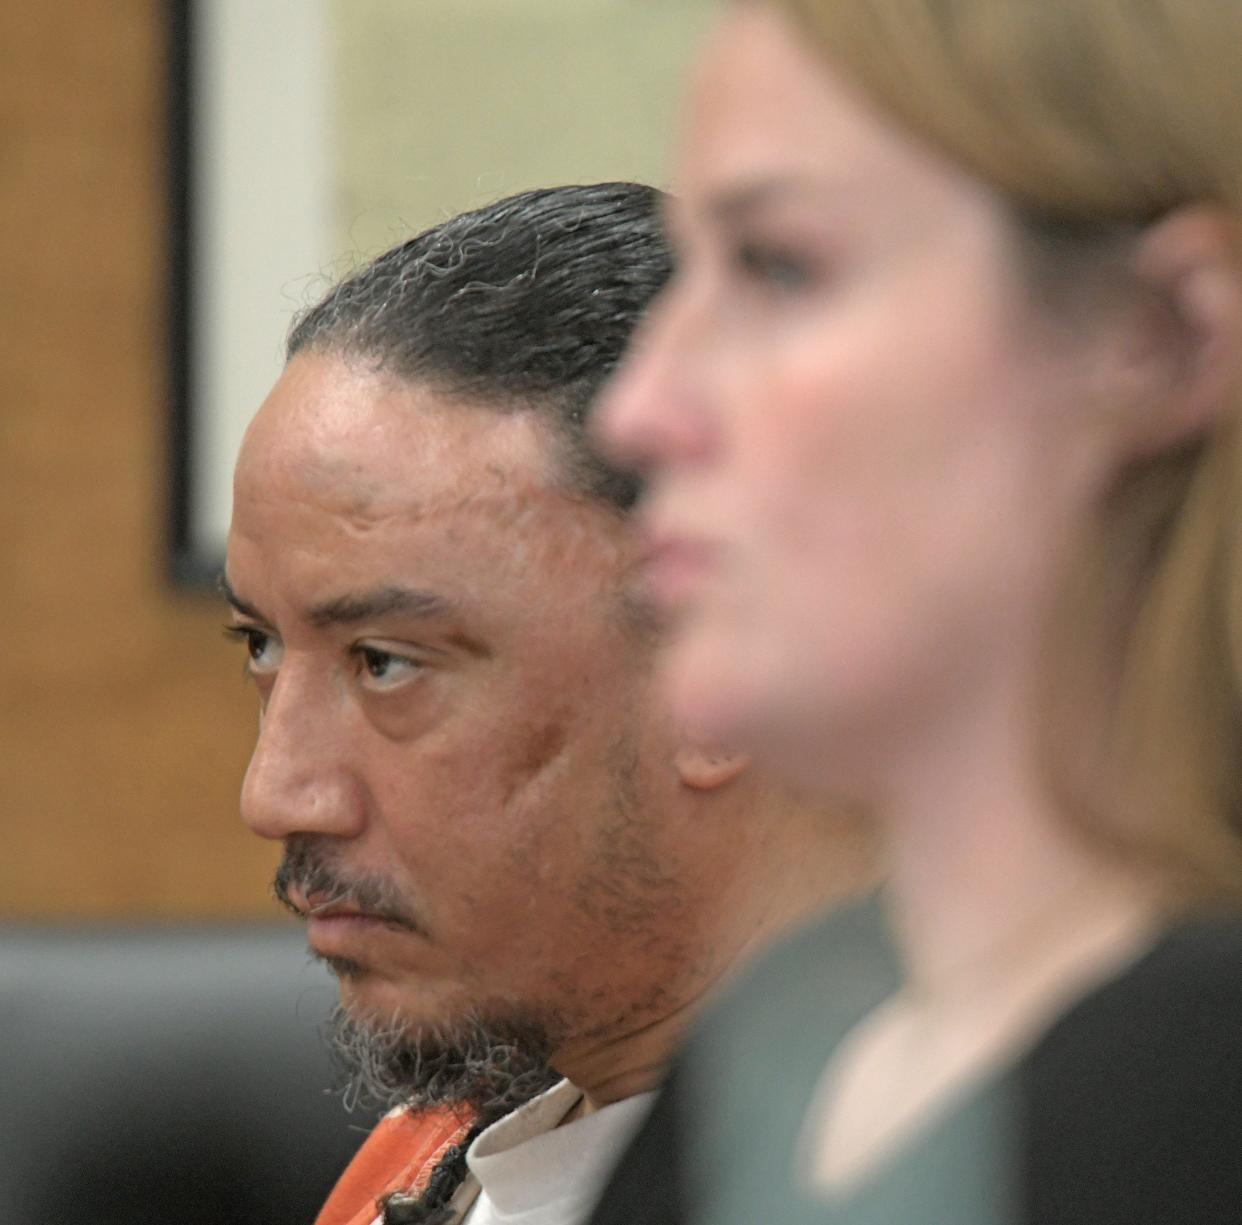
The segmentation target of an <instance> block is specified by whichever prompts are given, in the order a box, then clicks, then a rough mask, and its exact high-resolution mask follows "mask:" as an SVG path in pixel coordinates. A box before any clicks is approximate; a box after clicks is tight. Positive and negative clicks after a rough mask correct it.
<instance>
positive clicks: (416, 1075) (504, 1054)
mask: <svg viewBox="0 0 1242 1225" xmlns="http://www.w3.org/2000/svg"><path fill="white" fill-rule="evenodd" d="M272 889H273V892H274V893H275V895H276V898H277V900H278V901H279V902H280V903H281V905H283V906H284V907H285V908H286V909H287V910H289V911H291V912H292V913H293V914H295V915H297V916H298V917H299V918H302V919H305V918H307V917H308V914H307V912H306V911H305V910H304V909H303V908H301V907H300V906H298V905H297V904H296V903H295V902H294V901H293V900H292V892H293V891H294V890H296V891H297V892H298V893H299V894H300V895H301V896H302V897H304V898H309V897H312V896H314V897H317V898H321V899H324V900H321V901H319V902H318V903H317V904H316V906H315V907H314V908H313V909H319V908H320V907H326V906H328V905H339V904H343V903H350V904H352V905H354V906H357V907H359V908H361V909H363V910H365V911H367V912H369V913H371V914H375V915H379V916H382V917H383V918H384V919H385V920H386V921H387V922H390V923H392V924H393V925H395V926H398V927H403V928H405V929H406V930H408V931H411V932H415V933H418V934H420V935H426V932H425V929H424V928H423V926H422V925H421V924H420V923H419V922H418V921H417V920H416V919H415V918H414V917H412V916H410V915H408V914H407V913H406V910H405V907H404V902H403V899H402V898H401V897H400V895H399V894H398V892H397V891H396V890H395V889H394V888H393V887H392V886H391V884H390V883H389V882H387V881H384V880H381V879H376V878H369V879H365V880H349V879H347V878H346V877H345V876H344V875H343V874H342V873H339V872H338V871H337V870H336V868H335V866H334V865H333V864H332V862H331V848H330V845H329V844H327V843H325V842H322V841H320V840H319V839H318V838H316V837H313V836H310V835H299V836H296V837H293V838H290V839H289V840H288V841H287V843H286V844H285V855H284V858H283V859H282V860H281V863H280V867H279V868H278V869H277V871H276V876H275V879H274V881H273V884H272ZM321 960H323V961H325V963H326V964H327V965H328V967H329V969H331V970H332V972H333V973H334V974H336V975H337V977H338V978H343V979H349V978H353V977H357V976H359V975H361V974H362V973H363V972H364V967H362V966H360V965H358V964H356V963H354V962H351V961H348V960H346V959H343V958H321ZM557 1028H559V1026H557V1025H556V1024H555V1023H554V1022H553V1021H551V1020H550V1019H547V1018H541V1017H539V1016H537V1015H535V1013H534V1012H533V1010H530V1011H522V1010H519V1009H514V1008H512V1007H501V1006H499V1005H497V1006H495V1007H493V1008H489V1009H487V1010H484V1009H482V1008H476V1009H472V1010H470V1011H469V1012H467V1013H465V1014H463V1015H461V1016H458V1017H454V1018H452V1019H451V1020H450V1021H447V1022H443V1023H439V1024H435V1025H428V1024H420V1023H418V1022H415V1021H412V1020H411V1019H409V1018H404V1017H401V1016H400V1015H397V1016H393V1017H390V1018H389V1019H388V1020H386V1021H385V1020H380V1019H378V1018H375V1017H369V1016H364V1015H357V1014H355V1013H352V1012H351V1011H350V1010H349V1009H348V1008H346V1007H345V1006H344V1005H338V1006H337V1008H336V1009H335V1010H334V1012H333V1015H332V1018H331V1020H330V1022H329V1024H328V1027H327V1038H328V1041H329V1043H330V1046H331V1049H332V1053H333V1062H334V1064H335V1065H336V1068H337V1071H338V1072H339V1074H340V1078H341V1079H340V1084H339V1086H338V1087H339V1089H340V1091H341V1093H342V1096H343V1098H344V1102H345V1107H346V1109H347V1110H351V1111H352V1110H354V1109H356V1108H358V1107H362V1108H364V1109H365V1108H376V1109H378V1110H380V1111H386V1110H390V1109H392V1108H394V1107H399V1106H408V1107H412V1108H414V1109H419V1108H426V1107H436V1106H450V1107H454V1106H457V1107H462V1108H463V1109H464V1110H465V1111H469V1112H470V1113H471V1114H473V1115H474V1116H475V1118H476V1120H477V1124H479V1125H486V1124H487V1123H490V1122H494V1121H495V1120H496V1119H499V1118H502V1117H503V1116H504V1115H506V1114H509V1113H510V1112H511V1111H513V1110H516V1109H517V1108H518V1107H519V1106H521V1105H523V1104H524V1103H526V1102H528V1101H531V1100H532V1099H533V1098H535V1097H538V1096H539V1094H540V1093H542V1092H544V1091H545V1090H546V1089H548V1088H550V1087H551V1086H552V1085H554V1084H555V1083H556V1082H557V1081H558V1080H559V1079H560V1077H559V1075H558V1074H557V1073H556V1072H555V1071H554V1070H553V1069H552V1068H551V1066H550V1065H549V1063H548V1059H549V1056H550V1054H551V1052H552V1049H553V1043H554V1041H555V1040H556V1039H555V1036H554V1033H553V1031H554V1029H557Z"/></svg>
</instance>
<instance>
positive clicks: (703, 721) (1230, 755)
mask: <svg viewBox="0 0 1242 1225" xmlns="http://www.w3.org/2000/svg"><path fill="white" fill-rule="evenodd" d="M1239 80H1242V5H1239V4H1238V3H1236V2H1235V0H1141V2H1140V0H780V2H778V0H768V2H766V3H742V4H739V5H736V6H734V8H733V9H732V10H731V11H730V12H729V13H728V15H727V17H726V18H725V20H724V21H723V22H722V24H721V27H720V29H719V31H718V33H717V35H716V37H715V39H714V41H713V42H712V43H711V45H710V47H709V48H708V50H707V52H706V54H705V56H704V58H703V62H702V65H701V69H700V72H699V75H698V77H697V80H696V83H695V86H694V89H693V93H692V100H691V107H690V118H689V129H688V134H687V138H686V141H685V145H684V149H683V152H682V158H681V163H680V180H679V183H678V188H679V193H680V199H679V201H678V203H677V204H676V205H675V207H674V212H673V215H672V217H671V225H672V230H673V233H674V237H675V240H676V244H677V247H678V250H679V273H678V275H677V278H676V280H675V282H674V284H673V286H672V288H671V290H670V291H669V292H668V293H667V294H666V297H665V299H664V300H663V303H662V306H661V307H659V308H658V309H657V311H656V312H655V314H654V316H653V317H652V321H651V323H650V325H649V326H648V328H647V329H646V334H645V336H644V337H643V338H642V339H641V340H640V342H639V343H638V344H637V345H636V347H635V350H634V353H633V355H632V357H631V359H630V361H629V362H628V364H627V366H626V367H625V368H624V369H623V371H622V373H621V375H620V377H619V378H618V380H617V382H616V383H615V385H614V388H613V390H612V393H611V395H610V397H609V399H608V401H607V403H606V405H605V407H604V419H603V429H604V432H605V434H606V436H607V437H608V438H609V440H610V442H611V444H612V446H613V448H614V449H615V451H616V452H617V453H619V454H621V455H623V456H625V457H626V458H627V459H629V460H631V461H636V462H638V463H640V464H641V465H643V466H644V467H646V468H647V469H648V470H649V471H650V472H651V475H652V479H653V484H652V494H651V498H650V501H649V504H648V521H649V525H650V530H651V534H652V560H651V567H650V578H651V586H652V590H653V592H654V594H655V596H656V597H657V599H658V601H659V602H660V603H661V604H662V605H663V606H664V608H665V609H666V611H667V612H668V614H669V615H670V618H671V620H672V623H673V625H674V627H675V633H674V642H673V648H672V652H671V657H670V662H669V684H670V688H671V690H672V693H673V697H674V700H675V702H676V704H677V706H678V708H679V710H680V712H681V714H682V715H683V716H684V717H685V718H686V719H687V720H689V721H690V722H692V723H693V724H695V725H697V728H698V730H699V731H700V733H701V734H704V735H708V736H714V737H717V738H719V739H721V740H727V741H730V742H737V741H739V740H741V741H745V742H748V743H749V744H750V745H751V746H752V747H753V748H754V749H755V750H756V751H757V752H758V753H759V754H760V755H761V756H762V757H763V758H764V759H765V760H766V761H767V763H768V764H769V765H772V766H775V767H776V768H777V769H779V770H780V771H782V772H783V773H785V774H786V775H787V776H790V777H792V778H795V779H797V780H799V781H801V782H806V783H811V784H813V785H815V786H817V787H820V788H823V789H826V790H828V791H830V792H832V793H833V794H834V795H836V796H838V797H840V798H842V799H843V800H846V801H848V802H851V803H861V804H864V805H865V806H866V807H867V808H868V809H870V810H871V811H872V812H873V813H874V814H875V819H876V820H877V821H878V822H880V823H881V825H882V827H883V830H884V832H885V834H886V836H887V839H888V845H889V848H890V860H891V869H892V876H891V883H890V886H889V889H888V893H887V909H888V914H889V917H890V922H891V930H892V933H893V936H894V939H895V941H896V945H897V948H898V950H899V953H900V957H901V963H902V967H903V978H904V982H903V985H902V987H901V988H900V989H899V990H898V991H897V992H896V993H895V994H893V995H891V996H890V997H889V998H888V999H887V1000H886V1001H885V1002H884V1003H882V1004H881V1005H880V1006H879V1007H877V1008H875V1009H873V1010H872V1011H871V1012H869V1013H868V1015H867V1016H866V1017H865V1019H864V1020H862V1021H861V1023H859V1024H858V1025H857V1026H855V1027H854V1028H853V1029H852V1030H851V1031H850V1033H849V1035H848V1037H847V1038H846V1039H845V1040H844V1041H843V1042H842V1043H840V1044H839V1045H838V1046H837V1047H836V1048H835V1050H833V1051H832V1053H831V1059H830V1060H829V1061H828V1064H827V1068H826V1070H825V1071H824V1073H823V1076H822V1078H821V1079H820V1080H819V1083H818V1086H817V1088H816V1089H815V1092H814V1095H813V1097H812V1100H811V1103H810V1107H809V1109H808V1110H807V1112H806V1117H805V1120H804V1123H803V1126H802V1128H801V1133H800V1140H799V1147H798V1151H797V1153H796V1154H790V1165H789V1170H790V1172H791V1176H792V1177H794V1178H796V1179H798V1180H801V1182H802V1183H803V1184H804V1185H806V1186H809V1187H811V1188H813V1189H814V1190H815V1191H816V1193H817V1194H818V1196H819V1199H818V1202H819V1203H821V1204H824V1205H835V1206H836V1211H840V1212H844V1211H846V1210H847V1209H849V1210H850V1211H857V1212H860V1213H862V1215H863V1216H866V1215H867V1213H868V1211H873V1210H874V1211H879V1209H878V1208H877V1206H886V1207H885V1208H884V1211H881V1212H880V1215H878V1216H877V1217H876V1219H889V1220H891V1219H893V1217H892V1215H891V1212H895V1211H899V1209H898V1208H897V1207H896V1205H897V1204H898V1203H899V1201H898V1200H893V1199H888V1198H886V1197H887V1196H889V1195H890V1193H891V1191H892V1188H893V1187H894V1186H896V1185H899V1184H902V1185H904V1187H905V1191H904V1192H903V1194H906V1195H907V1196H908V1197H910V1196H912V1197H915V1198H913V1199H912V1198H907V1200H905V1201H900V1202H904V1203H907V1204H912V1203H914V1202H915V1199H917V1198H918V1197H920V1196H921V1197H923V1198H922V1199H921V1201H920V1202H919V1207H918V1212H917V1214H916V1215H915V1217H914V1218H913V1219H916V1220H918V1221H919V1225H927V1223H928V1222H931V1221H935V1220H940V1219H944V1220H959V1221H960V1220H961V1219H963V1214H964V1213H965V1214H974V1215H975V1216H977V1217H978V1218H979V1219H993V1218H994V1217H995V1216H997V1215H998V1214H999V1215H1009V1216H1013V1217H1016V1218H1017V1219H1029V1220H1039V1221H1041V1222H1049V1221H1061V1220H1066V1221H1070V1220H1073V1221H1084V1222H1086V1221H1091V1222H1093V1225H1101V1223H1103V1222H1108V1221H1113V1220H1116V1221H1118V1222H1120V1221H1126V1222H1135V1221H1140V1220H1148V1219H1151V1220H1153V1221H1155V1220H1166V1221H1167V1220H1174V1219H1175V1220H1178V1221H1208V1220H1211V1221H1216V1220H1222V1221H1223V1220H1233V1219H1235V1217H1236V1215H1237V1211H1238V1209H1237V1204H1238V1202H1239V1201H1238V1195H1240V1194H1242V1176H1240V1175H1239V1174H1238V1172H1237V1168H1238V1166H1239V1164H1240V1163H1239V1162H1238V1160H1237V1152H1238V1151H1239V1150H1238V1148H1237V1145H1239V1144H1242V1022H1240V1021H1239V1018H1240V1017H1242V923H1240V922H1239V921H1238V919H1237V918H1235V917H1234V916H1235V914H1236V909H1237V906H1238V904H1239V902H1240V901H1242V841H1240V840H1239V828H1238V826H1239V821H1240V820H1242V759H1240V758H1239V746H1240V744H1242V739H1240V737H1239V730H1240V701H1239V697H1240V674H1239V665H1240V661H1242V555H1240V553H1239V548H1240V544H1239V538H1238V536H1239V530H1240V529H1242V486H1240V482H1242V440H1240V431H1239V412H1240V411H1242V365H1240V362H1242V265H1240V263H1239V249H1238V240H1239V223H1240V222H1242V96H1240V92H1239ZM793 972H794V971H791V973H793ZM756 1057H759V1052H756ZM769 1057H771V1056H770V1055H769ZM998 1118H1000V1119H1003V1120H1004V1122H1005V1126H1004V1127H1002V1128H1000V1131H1001V1132H1004V1133H1005V1135H1004V1139H1003V1142H1000V1143H998V1144H995V1145H994V1144H993V1142H994V1141H995V1138H996V1136H997V1134H998V1129H997V1127H996V1126H995V1123H996V1120H997V1119H998ZM967 1123H969V1127H970V1128H973V1130H968V1132H962V1131H961V1130H960V1129H959V1130H957V1131H955V1130H954V1128H955V1127H956V1126H957V1125H959V1124H960V1125H961V1126H966V1125H967ZM963 1136H966V1137H967V1138H968V1141H969V1142H965V1143H963V1142H962V1140H963ZM946 1137H949V1139H946ZM993 1147H995V1149H996V1152H995V1154H994V1156H995V1161H996V1163H997V1164H995V1165H993V1166H991V1167H989V1168H990V1169H991V1171H992V1172H991V1173H987V1174H986V1176H985V1177H981V1178H980V1177H977V1176H978V1174H979V1169H978V1164H979V1162H984V1164H987V1161H990V1160H991V1158H990V1157H989V1158H987V1161H985V1159H984V1156H983V1153H984V1149H988V1150H989V1151H990V1150H991V1148H993ZM972 1153H973V1156H971V1154H972ZM963 1161H965V1162H966V1164H965V1165H963V1164H961V1163H962V1162H963ZM972 1162H974V1165H972V1164H971V1163H972ZM968 1167H969V1168H968ZM937 1171H938V1173H937ZM937 1179H940V1180H941V1181H940V1182H937V1181H936V1180H937ZM975 1182H977V1183H978V1185H977V1186H975V1185H974V1183H975ZM968 1184H970V1186H969V1188H968V1189H967V1190H965V1191H964V1190H963V1188H966V1187H967V1185H968ZM954 1197H956V1198H954ZM890 1209H891V1211H889V1210H890ZM885 1212H888V1216H887V1218H886V1217H885V1215H884V1213H885ZM703 1219H708V1218H707V1217H704V1218H703ZM711 1219H720V1218H711ZM772 1219H778V1218H777V1217H775V1216H773V1217H772Z"/></svg>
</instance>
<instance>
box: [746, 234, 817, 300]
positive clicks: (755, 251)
mask: <svg viewBox="0 0 1242 1225" xmlns="http://www.w3.org/2000/svg"><path fill="white" fill-rule="evenodd" d="M734 258H735V262H736V264H737V266H738V268H739V270H740V271H741V272H742V274H743V275H744V276H745V277H746V278H747V279H748V280H751V281H754V282H756V283H757V284H760V285H762V286H764V287H765V288H768V289H776V290H780V291H781V292H783V293H792V292H796V291H798V290H802V289H807V288H809V287H810V286H811V285H812V284H813V283H814V281H815V267H814V265H813V263H812V261H810V260H809V259H806V258H804V257H802V256H800V255H797V254H795V253H794V252H792V251H787V250H782V249H781V248H779V247H770V246H765V245H764V244H762V243H752V242H744V243H741V244H740V245H739V246H738V247H737V250H736V252H735V256H734Z"/></svg>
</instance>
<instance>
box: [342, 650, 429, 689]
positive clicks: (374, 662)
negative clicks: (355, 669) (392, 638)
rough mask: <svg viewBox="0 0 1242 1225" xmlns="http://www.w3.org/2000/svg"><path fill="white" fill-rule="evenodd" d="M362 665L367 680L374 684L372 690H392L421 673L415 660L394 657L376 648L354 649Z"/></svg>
mask: <svg viewBox="0 0 1242 1225" xmlns="http://www.w3.org/2000/svg"><path fill="white" fill-rule="evenodd" d="M355 653H356V654H357V656H358V658H359V660H360V661H361V663H362V669H363V672H364V673H365V674H366V677H367V679H369V680H370V681H372V682H374V685H373V688H377V689H392V688H394V687H396V686H397V685H400V684H402V683H403V682H405V681H408V680H410V679H411V678H412V677H414V676H417V675H418V673H419V672H420V671H422V664H420V663H419V662H418V661H417V660H413V659H408V658H406V656H404V655H394V654H393V653H392V652H391V651H383V650H380V649H379V648H378V647H367V646H360V647H357V648H355Z"/></svg>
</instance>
